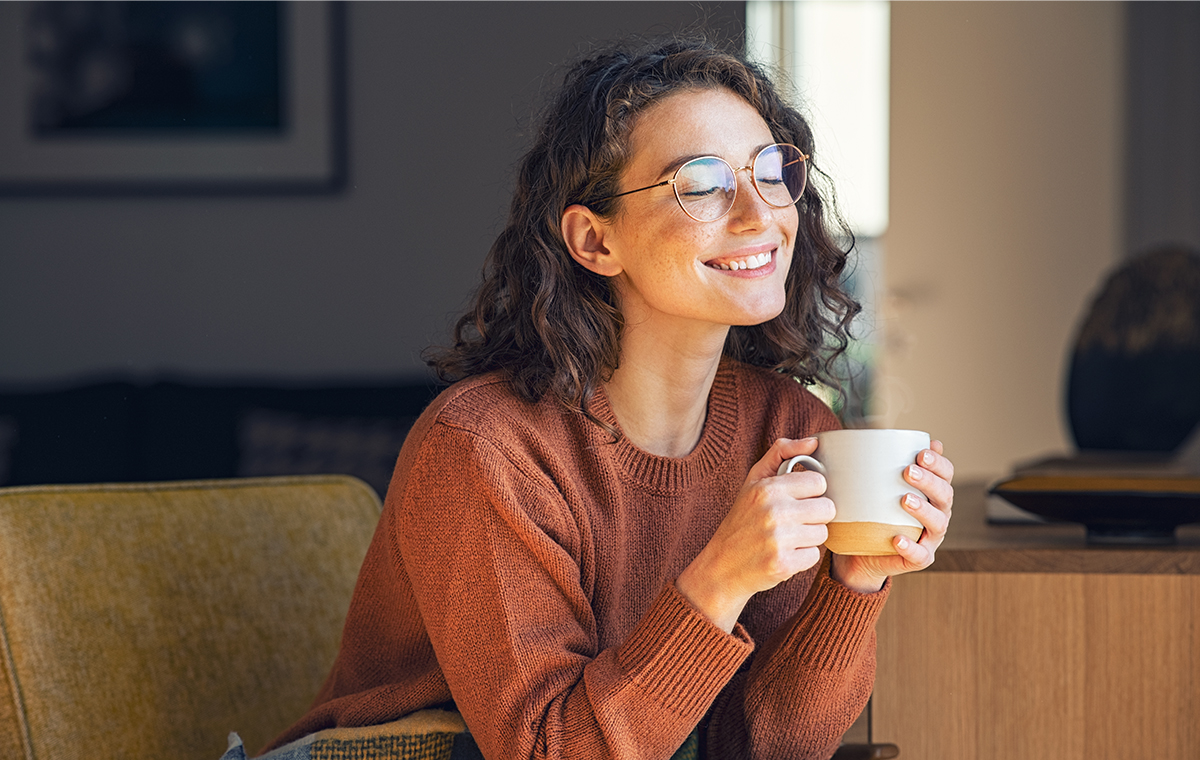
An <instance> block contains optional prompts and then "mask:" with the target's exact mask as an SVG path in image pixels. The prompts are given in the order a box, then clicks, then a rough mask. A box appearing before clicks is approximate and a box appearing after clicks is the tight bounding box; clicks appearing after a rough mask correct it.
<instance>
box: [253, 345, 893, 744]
mask: <svg viewBox="0 0 1200 760" xmlns="http://www.w3.org/2000/svg"><path fill="white" fill-rule="evenodd" d="M591 411H592V412H593V413H594V414H595V415H596V416H597V417H598V418H599V419H602V420H604V421H606V422H608V423H609V424H612V425H614V426H616V424H617V421H616V418H615V417H614V416H613V413H612V411H611V409H610V408H609V407H608V404H607V401H606V399H605V398H604V396H603V393H598V394H597V396H596V398H595V399H593V401H592V404H591ZM836 426H837V419H836V418H835V417H834V416H833V414H832V413H831V412H830V411H829V410H828V408H826V407H825V406H824V405H823V404H822V403H821V402H820V401H819V400H817V399H816V398H815V397H814V396H812V395H811V394H810V393H808V392H807V391H805V390H804V389H803V388H801V386H800V385H799V384H797V383H796V382H795V381H794V380H791V379H789V378H786V377H783V376H780V375H778V374H776V373H772V372H767V371H764V370H759V369H755V368H751V367H748V366H745V365H741V364H738V363H736V362H730V361H725V362H723V363H722V365H721V368H720V370H719V371H718V374H717V377H716V380H715V382H714V385H713V389H712V392H711V394H710V398H709V404H708V416H707V419H706V422H705V428H704V432H703V435H702V437H701V440H700V442H699V444H698V445H697V446H696V448H695V450H694V451H693V452H692V453H691V454H689V455H688V456H687V457H684V458H682V459H671V458H665V457H658V456H654V455H651V454H648V453H646V452H644V451H641V450H639V449H637V448H636V447H634V446H633V445H632V444H630V443H629V442H628V441H626V440H624V439H622V440H620V441H618V442H616V443H613V442H612V440H611V437H610V436H609V435H608V434H607V433H606V432H605V431H604V430H603V429H601V428H600V427H599V426H598V425H596V424H595V423H594V422H591V421H589V420H587V419H586V418H585V417H584V416H583V415H580V414H576V413H571V412H567V411H565V410H563V409H562V408H561V407H560V406H558V405H557V404H556V403H555V402H553V401H551V400H550V399H545V400H543V401H542V402H540V403H538V404H528V403H525V402H523V401H521V400H519V399H517V398H516V397H515V396H514V395H513V394H512V392H511V391H510V389H509V386H508V385H507V383H506V382H505V380H504V378H503V377H502V376H500V375H485V376H482V377H478V378H474V379H471V380H467V381H463V382H461V383H458V384H456V385H454V386H453V387H451V388H450V389H448V390H447V391H446V392H444V393H443V394H442V395H441V396H440V397H439V398H438V399H437V400H436V401H434V402H433V404H431V405H430V407H429V408H428V409H427V410H426V411H425V413H424V414H423V415H422V417H421V419H420V420H419V421H418V422H417V424H416V426H415V427H414V428H413V430H412V432H411V433H410V434H409V437H408V440H407V442H406V443H405V444H404V448H403V450H402V451H401V454H400V459H399V462H398V464H397V468H396V473H395V476H394V478H393V480H392V483H391V487H390V488H389V490H388V494H387V499H386V504H385V506H384V511H383V516H382V518H381V519H380V523H379V527H378V529H377V531H376V534H375V538H374V541H373V543H372V545H371V547H370V550H369V551H368V554H367V557H366V560H365V562H364V564H363V568H362V571H361V574H360V576H359V579H358V585H357V587H356V589H355V593H354V599H353V602H352V603H351V607H350V613H349V616H348V618H347V621H346V627H345V631H344V634H343V639H342V644H341V651H340V653H339V655H338V658H337V661H336V663H335V664H334V667H333V670H332V672H331V673H330V675H329V678H328V680H327V681H326V683H325V685H324V687H323V688H322V690H321V693H320V695H319V696H318V698H317V700H316V703H315V704H314V706H313V708H312V709H311V710H310V712H309V713H308V714H307V715H306V716H304V717H303V719H301V720H300V721H299V722H298V723H297V724H296V725H295V726H293V727H292V728H291V729H290V730H289V731H288V732H286V733H285V734H284V735H282V736H281V737H279V739H277V740H276V742H275V746H278V745H281V744H283V743H286V742H288V741H291V740H293V739H296V738H299V737H301V736H304V735H305V734H308V733H311V732H313V731H317V730H320V729H322V728H328V727H332V726H360V725H372V724H378V723H384V722H387V721H390V720H394V719H396V718H399V717H401V716H403V715H405V714H407V713H410V712H413V711H415V710H419V709H421V708H424V707H429V706H433V705H439V704H444V703H448V702H450V701H453V702H454V704H455V705H456V706H457V708H458V709H459V710H460V711H461V712H462V714H463V716H464V718H465V719H466V721H467V725H468V726H469V727H470V730H471V733H472V734H473V736H474V738H475V740H476V742H477V743H478V744H479V747H480V749H481V750H482V751H483V754H484V756H485V757H487V758H495V759H497V760H499V759H500V758H504V759H505V760H508V759H510V758H529V757H538V758H542V757H545V758H569V759H570V760H583V759H585V758H609V757H611V758H646V759H647V760H650V759H652V758H662V759H663V760H666V758H669V757H670V756H671V754H672V753H673V752H674V751H675V750H676V749H677V748H678V747H679V745H680V744H681V743H682V742H683V741H684V739H685V738H686V737H687V736H688V734H689V733H691V732H692V731H693V729H695V728H696V727H697V726H698V725H699V726H700V729H701V731H702V732H703V734H704V738H705V745H706V747H707V752H708V756H709V757H718V758H749V757H755V758H771V759H772V760H775V759H777V758H797V759H798V758H805V757H828V756H829V755H830V754H832V752H833V750H834V749H835V748H836V745H837V743H838V740H839V738H840V736H841V735H842V733H844V732H845V730H846V729H847V728H848V727H849V725H850V723H851V722H852V721H853V720H854V718H855V717H857V715H858V713H859V712H860V711H861V709H862V707H863V705H864V704H865V703H866V700H867V697H868V695H869V693H870V690H871V685H872V680H873V677H874V666H875V651H874V644H875V633H874V626H875V621H876V618H877V616H878V614H879V611H880V609H881V608H882V606H883V602H884V599H885V598H886V596H887V588H888V587H887V586H885V588H884V590H883V591H881V592H879V593H876V594H869V595H863V594H858V593H855V592H853V591H851V590H849V589H847V588H845V587H843V586H842V585H841V584H839V583H837V582H836V581H834V580H832V579H831V578H830V577H829V574H828V569H827V567H828V563H827V562H825V563H823V564H822V565H821V566H820V567H819V568H813V569H812V570H810V571H807V572H805V573H801V574H799V575H797V576H795V577H793V578H792V579H790V580H789V581H786V582H785V583H782V584H780V585H779V586H777V587H775V588H774V589H772V590H770V591H767V592H764V593H761V594H758V595H756V596H755V597H754V598H752V599H751V601H750V603H749V604H748V605H747V607H746V609H745V610H744V612H743V613H742V616H741V618H740V621H739V624H738V626H737V627H736V628H735V629H734V631H733V633H732V634H726V633H725V632H724V631H722V630H721V629H719V628H717V627H716V626H714V625H713V624H712V623H711V622H710V621H709V620H708V619H707V618H706V617H704V616H703V615H702V614H701V613H699V612H698V611H697V610H696V609H695V608H693V607H692V606H691V605H690V604H689V603H688V602H687V601H686V600H685V599H684V598H683V597H682V596H681V595H680V594H679V592H678V591H676V589H675V587H674V585H673V583H672V582H673V580H674V578H675V577H676V576H677V575H678V574H679V573H680V572H681V571H682V570H683V569H684V568H685V567H687V565H688V563H689V562H691V560H692V559H693V558H694V557H695V556H696V554H697V553H698V552H699V551H700V549H701V548H702V547H703V546H704V545H705V543H707V541H708V539H709V538H710V537H711V536H712V534H713V532H714V531H715V530H716V527H717V525H718V524H719V523H720V522H721V519H722V518H723V517H724V515H725V513H726V511H727V510H728V509H729V506H730V505H731V504H732V502H733V499H734V497H735V495H736V494H737V492H738V489H739V488H740V487H741V485H742V483H743V481H744V480H745V477H746V473H747V472H748V471H749V469H750V467H751V465H752V464H754V462H756V461H757V460H758V459H759V458H760V457H761V456H762V455H763V454H764V453H765V452H766V449H767V448H768V447H769V446H770V444H771V442H772V441H774V440H775V439H776V438H778V437H781V436H783V437H791V438H796V437H801V436H805V435H809V434H812V433H814V432H817V431H819V430H823V429H828V428H831V427H836Z"/></svg>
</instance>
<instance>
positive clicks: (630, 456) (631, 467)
mask: <svg viewBox="0 0 1200 760" xmlns="http://www.w3.org/2000/svg"><path fill="white" fill-rule="evenodd" d="M737 385H738V384H737V373H736V371H735V367H734V363H733V362H731V361H730V360H728V359H722V360H721V364H720V366H719V367H718V368H717V374H716V377H714V378H713V385H712V390H711V391H709V394H708V411H707V414H706V416H705V419H704V431H703V432H702V433H701V435H700V441H699V442H698V443H697V444H696V448H694V449H692V451H691V453H690V454H688V455H687V456H685V457H679V458H675V457H664V456H658V455H657V454H651V453H649V452H647V451H644V450H642V449H639V448H638V447H637V446H635V445H633V444H632V443H630V441H629V439H628V438H626V437H625V435H624V432H622V434H621V438H620V439H619V440H618V441H617V442H616V443H615V444H611V447H612V451H613V454H612V456H613V459H614V462H615V463H616V465H617V467H618V468H619V469H620V470H621V471H622V473H623V474H624V475H625V476H626V477H627V478H629V479H631V480H635V481H637V482H638V483H640V484H642V485H643V486H645V487H647V488H650V489H652V490H654V491H657V492H660V493H664V494H666V493H677V492H679V491H683V490H685V489H688V488H691V487H692V486H694V485H696V484H697V483H698V482H700V481H702V480H703V479H704V478H706V477H707V476H708V475H709V474H710V473H712V472H713V471H714V470H715V469H716V468H717V467H719V466H720V465H721V464H722V463H723V462H725V461H726V460H727V459H728V458H729V451H730V446H731V444H732V442H733V438H734V434H735V433H736V432H737V427H738V426H737V421H738V390H737ZM590 408H591V412H592V413H593V414H594V415H596V418H597V419H599V420H602V421H603V422H605V423H607V424H609V425H612V426H613V427H614V428H616V429H617V430H621V425H620V423H618V422H617V417H616V415H615V414H613V410H612V407H611V406H609V403H608V395H607V394H606V393H605V392H604V387H603V386H600V387H599V388H598V389H597V390H596V393H595V395H594V396H593V397H592V401H591V404H590ZM600 435H601V436H603V437H605V438H606V439H607V438H608V436H607V434H606V433H604V432H603V431H600Z"/></svg>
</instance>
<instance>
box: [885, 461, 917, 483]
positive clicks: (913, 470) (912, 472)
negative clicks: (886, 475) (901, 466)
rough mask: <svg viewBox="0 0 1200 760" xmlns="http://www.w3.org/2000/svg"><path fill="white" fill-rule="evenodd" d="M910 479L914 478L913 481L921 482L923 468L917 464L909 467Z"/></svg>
mask: <svg viewBox="0 0 1200 760" xmlns="http://www.w3.org/2000/svg"><path fill="white" fill-rule="evenodd" d="M892 472H895V470H892ZM908 477H910V478H912V479H913V480H920V479H921V468H920V467H917V466H916V465H915V464H913V465H909V466H908Z"/></svg>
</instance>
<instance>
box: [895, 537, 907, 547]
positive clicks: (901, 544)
mask: <svg viewBox="0 0 1200 760" xmlns="http://www.w3.org/2000/svg"><path fill="white" fill-rule="evenodd" d="M896 548H897V549H907V548H908V539H907V538H905V537H904V536H901V537H900V538H899V539H898V540H897V541H896Z"/></svg>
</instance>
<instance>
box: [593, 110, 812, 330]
mask: <svg viewBox="0 0 1200 760" xmlns="http://www.w3.org/2000/svg"><path fill="white" fill-rule="evenodd" d="M630 137H631V139H630V146H631V155H632V159H631V161H630V164H629V166H628V167H627V169H626V171H625V174H624V176H623V177H622V189H623V190H629V189H635V188H639V187H645V186H646V185H652V184H655V183H657V182H661V181H663V180H665V179H670V177H671V176H672V174H673V173H674V171H675V169H676V168H677V167H678V165H679V164H680V163H682V161H681V159H687V158H692V157H696V156H700V155H713V156H720V157H721V158H723V159H725V160H726V161H728V162H729V163H730V165H732V166H733V167H735V168H737V167H741V166H745V165H747V164H749V163H750V162H751V161H752V160H753V159H754V156H755V155H756V154H757V153H758V151H759V150H761V149H762V148H763V147H764V146H766V145H770V144H771V143H773V142H775V140H774V138H773V137H772V136H771V132H770V130H769V129H768V127H767V124H766V122H764V121H763V119H762V117H761V116H759V115H758V112H757V111H755V110H754V108H753V107H751V106H750V104H748V103H747V102H746V101H744V100H742V98H740V97H738V96H737V95H735V94H733V93H732V92H729V91H728V90H723V89H719V90H700V91H686V92H680V93H676V94H674V95H671V96H668V97H666V98H664V99H663V100H662V101H660V102H658V103H656V104H655V105H653V106H651V107H650V108H649V109H648V110H647V111H646V112H645V113H643V114H642V115H641V116H640V117H639V119H638V121H637V123H636V124H635V125H634V128H633V131H632V133H631V136H630ZM737 180H738V191H737V198H736V200H735V201H734V206H733V208H732V209H731V210H730V212H729V213H728V214H727V215H726V216H724V217H723V218H721V219H718V220H717V221H713V222H697V221H696V220H694V219H692V218H690V217H689V216H687V214H685V213H684V212H683V211H682V210H681V209H680V208H679V204H678V203H677V202H676V200H675V194H674V191H673V190H672V188H671V187H670V186H669V185H668V186H663V187H659V188H654V189H652V190H646V191H644V192H641V193H635V194H633V195H629V196H627V197H625V198H623V199H622V201H623V204H624V205H623V208H622V211H621V212H620V213H619V214H618V215H617V217H616V218H615V219H613V220H612V222H611V224H609V225H608V229H607V230H606V232H605V235H604V242H605V245H606V247H607V248H608V250H609V252H610V253H611V254H612V256H613V260H614V261H615V262H617V263H618V264H619V267H620V270H621V271H620V274H618V275H617V289H618V292H619V294H620V297H621V310H622V312H623V313H624V314H625V315H626V318H627V319H628V320H629V322H630V323H631V324H643V325H646V326H647V327H649V326H650V325H651V324H661V325H662V326H663V327H665V328H667V329H668V330H670V331H672V332H674V331H675V330H676V329H678V328H680V327H681V326H682V325H680V324H678V323H679V321H681V320H683V321H688V322H691V323H694V324H695V326H696V327H699V328H700V329H713V328H716V329H720V330H724V329H727V328H728V326H729V325H752V324H760V323H762V322H765V321H767V320H769V319H772V318H774V317H775V316H777V315H778V314H779V313H780V312H781V311H782V310H783V306H784V281H785V278H786V277H787V272H788V268H789V267H790V265H791V257H792V250H791V249H792V246H793V244H794V241H795V238H796V230H797V226H798V224H799V214H798V212H797V210H796V208H795V206H788V207H786V208H782V209H777V208H772V207H771V206H769V205H767V203H766V202H764V201H763V200H762V198H761V197H760V196H759V195H758V193H757V192H756V191H755V189H754V186H753V183H752V181H751V179H750V172H749V171H741V172H738V175H737ZM764 251H770V252H771V262H770V263H768V264H767V265H766V266H763V267H761V268H758V269H753V270H750V269H747V270H740V271H737V272H731V271H725V270H721V269H717V268H715V267H713V266H707V265H706V262H714V260H716V259H720V260H721V261H722V262H728V261H729V260H730V259H731V258H733V259H746V258H748V257H749V256H750V255H753V254H760V253H762V252H764ZM668 325H670V327H668Z"/></svg>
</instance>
